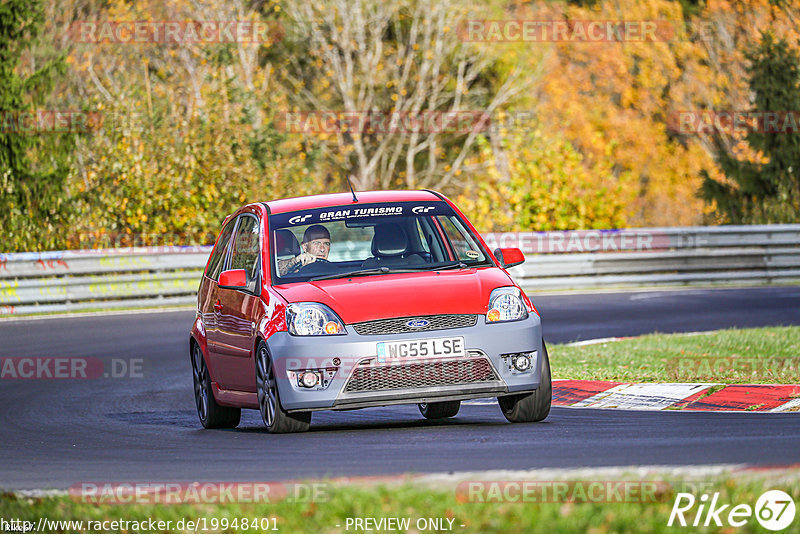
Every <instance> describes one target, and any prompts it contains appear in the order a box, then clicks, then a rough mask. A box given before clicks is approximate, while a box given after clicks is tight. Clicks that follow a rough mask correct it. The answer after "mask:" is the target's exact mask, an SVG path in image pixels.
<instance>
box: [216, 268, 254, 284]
mask: <svg viewBox="0 0 800 534" xmlns="http://www.w3.org/2000/svg"><path fill="white" fill-rule="evenodd" d="M217 285H218V286H219V287H221V288H222V289H247V271H245V270H244V269H231V270H230V271H222V272H221V273H220V275H219V282H218V283H217Z"/></svg>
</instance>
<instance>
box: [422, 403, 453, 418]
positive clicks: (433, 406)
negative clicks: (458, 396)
mask: <svg viewBox="0 0 800 534" xmlns="http://www.w3.org/2000/svg"><path fill="white" fill-rule="evenodd" d="M417 407H419V413H421V414H422V415H423V416H424V417H425V419H445V418H447V417H453V416H454V415H456V414H457V413H458V410H459V408H461V401H460V400H457V401H442V402H429V403H424V402H422V403H419V404H417Z"/></svg>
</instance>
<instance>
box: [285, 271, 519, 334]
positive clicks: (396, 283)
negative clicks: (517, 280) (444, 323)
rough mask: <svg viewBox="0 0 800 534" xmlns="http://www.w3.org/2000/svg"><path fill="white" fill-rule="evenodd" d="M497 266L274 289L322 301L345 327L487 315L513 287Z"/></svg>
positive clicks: (294, 297)
mask: <svg viewBox="0 0 800 534" xmlns="http://www.w3.org/2000/svg"><path fill="white" fill-rule="evenodd" d="M512 284H513V282H512V281H511V279H510V277H509V276H508V275H507V274H506V273H505V272H503V271H502V270H501V269H498V268H497V267H489V268H481V269H460V270H448V271H432V272H431V271H428V272H421V273H397V274H380V275H371V276H357V277H353V278H338V279H334V280H319V281H316V282H301V283H295V284H286V285H278V286H274V289H275V290H276V291H278V293H279V294H280V295H281V296H282V297H283V298H285V299H286V300H287V302H320V303H322V304H325V305H327V306H329V307H330V308H331V309H332V310H333V311H335V312H336V313H337V315H339V317H341V318H342V320H343V321H344V322H345V324H352V323H360V322H363V321H371V320H375V319H386V318H389V317H412V316H419V315H440V314H449V313H474V314H482V313H486V308H487V306H488V304H489V295H490V294H491V292H492V290H493V289H495V288H497V287H502V286H508V285H512Z"/></svg>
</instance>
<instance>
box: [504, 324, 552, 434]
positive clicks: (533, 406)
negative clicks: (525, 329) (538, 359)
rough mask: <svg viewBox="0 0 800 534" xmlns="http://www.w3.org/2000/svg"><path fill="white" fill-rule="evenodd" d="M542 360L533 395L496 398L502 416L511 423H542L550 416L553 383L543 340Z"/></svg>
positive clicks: (525, 394)
mask: <svg viewBox="0 0 800 534" xmlns="http://www.w3.org/2000/svg"><path fill="white" fill-rule="evenodd" d="M542 359H543V361H542V379H541V381H540V382H539V389H537V390H536V391H534V392H533V393H523V394H521V395H506V396H505V397H498V398H497V400H498V402H499V403H500V409H501V410H503V415H504V416H505V418H506V419H508V420H509V421H510V422H512V423H531V422H536V421H543V420H544V419H545V418H546V417H547V416H548V415H549V414H550V403H551V402H552V399H553V381H552V380H551V378H550V359H549V358H548V356H547V347H546V346H545V344H544V339H543V340H542Z"/></svg>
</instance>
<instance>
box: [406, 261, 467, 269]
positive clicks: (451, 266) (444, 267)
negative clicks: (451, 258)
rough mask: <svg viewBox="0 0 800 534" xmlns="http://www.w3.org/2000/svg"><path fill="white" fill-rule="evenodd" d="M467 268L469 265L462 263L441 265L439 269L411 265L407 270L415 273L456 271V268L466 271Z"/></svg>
mask: <svg viewBox="0 0 800 534" xmlns="http://www.w3.org/2000/svg"><path fill="white" fill-rule="evenodd" d="M467 267H469V265H467V264H466V263H464V262H463V261H460V262H457V263H448V264H447V265H440V266H438V267H430V266H429V265H409V266H408V267H406V268H407V269H409V270H414V271H444V270H445V269H456V268H458V269H466V268H467Z"/></svg>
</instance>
